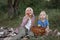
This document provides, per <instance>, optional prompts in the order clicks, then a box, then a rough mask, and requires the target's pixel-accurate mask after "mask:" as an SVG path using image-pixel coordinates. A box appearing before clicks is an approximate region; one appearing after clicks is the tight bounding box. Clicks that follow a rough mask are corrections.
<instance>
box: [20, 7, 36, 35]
mask: <svg viewBox="0 0 60 40" xmlns="http://www.w3.org/2000/svg"><path fill="white" fill-rule="evenodd" d="M34 20H35V17H34V13H33V9H32V8H31V7H28V8H26V10H25V16H24V18H23V21H22V24H21V27H24V28H25V31H26V35H28V33H29V31H30V28H31V27H32V26H33V25H34Z"/></svg>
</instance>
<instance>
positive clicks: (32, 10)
mask: <svg viewBox="0 0 60 40" xmlns="http://www.w3.org/2000/svg"><path fill="white" fill-rule="evenodd" d="M29 9H30V10H31V14H32V15H33V9H32V8H31V7H27V8H26V10H25V15H26V11H27V10H29Z"/></svg>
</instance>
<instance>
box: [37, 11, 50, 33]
mask: <svg viewBox="0 0 60 40" xmlns="http://www.w3.org/2000/svg"><path fill="white" fill-rule="evenodd" d="M46 17H47V15H46V12H45V11H41V13H40V15H39V20H38V27H43V28H45V29H46V33H48V32H49V31H48V30H49V22H48V20H47V18H46Z"/></svg>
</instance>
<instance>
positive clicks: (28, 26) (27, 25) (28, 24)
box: [25, 18, 31, 30]
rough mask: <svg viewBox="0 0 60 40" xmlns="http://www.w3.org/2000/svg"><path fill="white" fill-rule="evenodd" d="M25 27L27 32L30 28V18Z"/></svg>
mask: <svg viewBox="0 0 60 40" xmlns="http://www.w3.org/2000/svg"><path fill="white" fill-rule="evenodd" d="M25 27H26V28H27V29H28V30H30V28H31V19H30V18H29V20H28V22H27V24H26V25H25Z"/></svg>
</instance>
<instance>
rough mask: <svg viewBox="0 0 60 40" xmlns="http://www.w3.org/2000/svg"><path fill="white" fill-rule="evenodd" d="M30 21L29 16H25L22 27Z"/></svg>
mask: <svg viewBox="0 0 60 40" xmlns="http://www.w3.org/2000/svg"><path fill="white" fill-rule="evenodd" d="M27 21H28V17H27V16H24V18H23V20H22V23H21V27H24V26H25V24H26V23H27Z"/></svg>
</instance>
